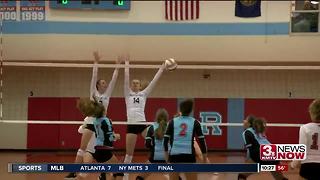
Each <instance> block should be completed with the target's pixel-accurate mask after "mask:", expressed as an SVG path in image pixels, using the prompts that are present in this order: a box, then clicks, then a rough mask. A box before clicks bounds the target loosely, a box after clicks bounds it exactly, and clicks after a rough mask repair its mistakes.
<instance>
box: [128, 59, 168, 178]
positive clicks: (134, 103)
mask: <svg viewBox="0 0 320 180" xmlns="http://www.w3.org/2000/svg"><path fill="white" fill-rule="evenodd" d="M125 64H126V67H125V70H124V95H125V101H126V107H127V121H128V123H136V122H145V121H146V118H145V113H144V109H145V105H146V101H147V97H148V95H149V94H150V93H151V91H152V89H153V88H154V86H155V85H156V82H157V81H158V80H159V78H160V77H161V74H162V73H163V71H164V70H165V64H164V63H163V64H162V65H161V67H160V69H159V70H158V72H157V74H156V75H155V76H154V78H153V80H152V81H151V83H150V84H149V85H148V86H147V87H146V88H145V89H143V90H142V89H141V88H142V87H141V82H140V80H137V79H134V80H132V82H131V88H130V87H129V67H128V65H129V61H128V59H127V60H126V61H125ZM147 127H148V126H146V125H133V124H129V125H128V126H127V134H126V155H125V158H124V163H131V161H132V158H133V153H134V148H135V145H136V141H137V135H138V134H141V135H142V137H146V132H147ZM124 178H125V179H128V178H129V176H128V174H125V177H124Z"/></svg>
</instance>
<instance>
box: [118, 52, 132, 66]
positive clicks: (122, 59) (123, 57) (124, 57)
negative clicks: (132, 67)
mask: <svg viewBox="0 0 320 180" xmlns="http://www.w3.org/2000/svg"><path fill="white" fill-rule="evenodd" d="M127 61H129V55H128V54H126V55H120V56H118V59H117V61H116V64H121V63H123V62H127Z"/></svg>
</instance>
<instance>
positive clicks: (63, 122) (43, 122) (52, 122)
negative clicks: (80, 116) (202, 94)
mask: <svg viewBox="0 0 320 180" xmlns="http://www.w3.org/2000/svg"><path fill="white" fill-rule="evenodd" d="M1 122H3V123H15V124H58V125H60V124H83V121H45V120H36V121H35V120H33V121H32V120H28V121H26V120H3V121H1ZM153 123H154V122H136V123H129V122H126V121H112V124H114V125H128V124H130V125H132V124H134V125H150V124H153ZM201 124H202V125H206V126H230V127H241V126H243V124H242V123H201ZM302 125H303V124H288V123H268V124H267V126H268V127H300V126H302Z"/></svg>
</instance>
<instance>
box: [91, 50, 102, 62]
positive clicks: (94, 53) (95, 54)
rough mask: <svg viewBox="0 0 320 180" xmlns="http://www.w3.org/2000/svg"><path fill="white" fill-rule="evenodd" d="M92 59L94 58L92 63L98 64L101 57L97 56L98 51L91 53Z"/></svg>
mask: <svg viewBox="0 0 320 180" xmlns="http://www.w3.org/2000/svg"><path fill="white" fill-rule="evenodd" d="M93 57H94V63H99V61H100V59H101V56H100V55H99V53H98V51H94V52H93Z"/></svg>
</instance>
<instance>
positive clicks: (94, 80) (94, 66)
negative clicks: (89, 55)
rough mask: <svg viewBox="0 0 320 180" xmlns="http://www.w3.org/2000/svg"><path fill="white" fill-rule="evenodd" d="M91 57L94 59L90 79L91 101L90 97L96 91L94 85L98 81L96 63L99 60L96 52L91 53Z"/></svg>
mask: <svg viewBox="0 0 320 180" xmlns="http://www.w3.org/2000/svg"><path fill="white" fill-rule="evenodd" d="M93 57H94V61H93V69H92V77H91V83H90V96H89V97H90V98H91V100H93V99H92V97H93V95H94V94H95V92H96V91H97V88H96V83H97V79H98V63H99V61H100V58H101V57H100V55H99V53H98V51H95V52H93Z"/></svg>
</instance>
